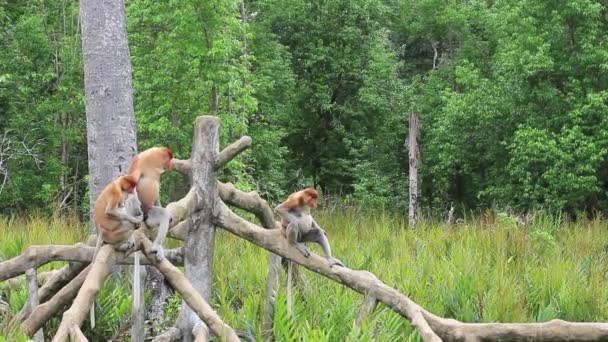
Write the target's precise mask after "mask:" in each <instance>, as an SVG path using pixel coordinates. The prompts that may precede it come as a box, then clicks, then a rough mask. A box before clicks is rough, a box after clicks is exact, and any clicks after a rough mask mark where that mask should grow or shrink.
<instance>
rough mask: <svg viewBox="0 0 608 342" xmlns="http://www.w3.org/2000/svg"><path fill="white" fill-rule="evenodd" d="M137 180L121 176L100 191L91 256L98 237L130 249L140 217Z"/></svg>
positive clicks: (96, 204) (117, 246) (140, 220)
mask: <svg viewBox="0 0 608 342" xmlns="http://www.w3.org/2000/svg"><path fill="white" fill-rule="evenodd" d="M136 186H137V180H136V179H135V178H133V177H131V176H120V177H118V178H117V179H115V180H114V181H112V182H111V183H110V184H108V185H106V187H105V188H104V189H103V190H102V191H101V194H99V196H98V197H97V200H96V201H95V208H94V214H95V215H94V217H95V225H96V226H97V245H96V246H95V253H94V254H93V260H95V257H96V256H97V251H98V250H99V247H100V246H101V241H104V242H106V243H109V244H112V245H114V246H115V248H116V249H118V250H121V251H128V250H130V249H131V248H132V247H133V245H134V243H133V240H132V236H133V230H135V229H136V228H137V226H138V225H139V224H140V223H141V222H142V221H143V215H142V212H141V204H140V203H139V199H138V198H137V195H136V194H134V193H133V192H134V190H135V187H136ZM90 315H91V328H94V327H95V306H94V305H93V306H92V307H91V312H90Z"/></svg>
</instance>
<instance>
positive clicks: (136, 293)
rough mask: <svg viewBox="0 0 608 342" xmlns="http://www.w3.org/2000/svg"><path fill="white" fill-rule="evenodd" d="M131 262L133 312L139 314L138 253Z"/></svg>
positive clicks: (139, 278) (139, 281)
mask: <svg viewBox="0 0 608 342" xmlns="http://www.w3.org/2000/svg"><path fill="white" fill-rule="evenodd" d="M134 254H135V255H134V259H135V260H134V261H133V312H134V313H135V312H139V308H140V305H141V296H140V294H141V293H140V289H141V276H140V274H139V273H140V265H139V253H137V251H136V252H135V253H134Z"/></svg>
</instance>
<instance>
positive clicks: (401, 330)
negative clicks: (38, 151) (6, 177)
mask: <svg viewBox="0 0 608 342" xmlns="http://www.w3.org/2000/svg"><path fill="white" fill-rule="evenodd" d="M316 216H317V218H318V221H319V223H320V224H321V225H322V226H323V227H324V228H326V230H327V231H328V235H329V238H330V241H331V242H332V247H333V250H334V254H335V255H336V257H338V258H340V259H341V260H342V261H343V262H344V263H345V264H346V265H348V266H349V267H351V268H353V269H364V270H368V271H370V272H373V273H374V274H376V275H377V276H378V277H379V278H380V279H382V280H383V281H385V282H386V283H387V284H388V285H390V286H394V287H396V288H397V289H399V290H400V291H401V292H402V293H404V294H406V295H407V296H409V297H410V298H411V299H413V300H414V301H416V302H417V303H419V304H420V305H422V306H423V307H425V308H426V309H428V310H429V311H431V312H433V313H435V314H437V315H440V316H445V317H452V318H455V319H458V320H462V321H466V322H542V321H547V320H551V319H554V318H561V319H565V320H571V321H605V320H608V306H607V304H606V303H608V287H606V286H604V284H606V280H607V279H606V277H607V276H606V262H605V261H606V257H607V254H608V237H607V234H606V222H605V221H602V220H599V219H598V220H592V221H580V222H578V223H566V222H562V220H561V219H560V218H554V217H549V216H543V215H539V216H537V218H536V219H535V220H534V221H533V222H532V223H531V224H529V225H527V226H519V225H517V224H516V222H514V221H513V220H511V219H510V218H509V217H508V216H505V215H498V216H495V217H494V218H492V219H489V220H488V219H484V220H481V219H478V218H472V217H469V218H467V219H465V222H464V223H463V224H461V225H457V226H455V227H451V228H448V227H446V226H445V224H443V223H440V222H434V221H432V220H422V221H421V222H420V223H419V227H418V229H417V230H416V231H411V230H408V229H407V228H406V227H405V226H404V224H403V223H402V222H403V220H402V219H395V218H394V217H392V216H390V215H388V214H385V213H382V212H377V213H374V214H365V215H362V214H360V213H358V212H357V211H354V210H352V211H345V212H336V213H331V214H330V213H323V212H320V213H318V214H317V215H316ZM482 222H483V223H482ZM86 235H87V228H86V225H83V224H81V223H78V221H77V220H75V219H71V218H67V219H66V218H59V217H54V218H50V219H47V218H41V217H37V216H33V217H19V218H14V217H4V218H0V258H2V259H7V258H11V257H14V256H16V255H18V254H19V253H21V252H22V251H23V250H24V249H25V248H26V247H27V246H29V245H32V244H47V243H53V244H68V243H74V242H76V241H83V240H85V238H86ZM171 244H172V245H174V246H176V245H178V243H176V242H172V243H171ZM312 249H313V250H314V251H315V252H317V253H320V252H321V250H320V248H318V247H317V246H313V247H312ZM60 266H61V263H53V264H51V265H47V266H45V267H43V270H48V269H50V268H58V267H60ZM214 269H215V270H214V271H215V272H214V280H213V286H214V289H213V291H214V292H213V301H212V305H213V306H214V308H215V309H216V310H217V312H218V313H219V315H220V316H221V317H222V318H223V319H224V320H225V321H226V322H227V323H228V324H230V325H231V326H232V327H234V328H235V329H239V330H244V331H248V332H249V333H251V334H253V335H254V336H256V339H261V336H262V328H261V323H262V317H263V312H264V302H265V300H264V298H265V278H266V273H267V253H266V252H265V251H264V250H262V249H261V248H258V247H256V246H255V245H253V244H251V243H249V242H247V241H244V240H242V239H239V238H237V237H235V236H233V235H231V234H229V233H227V232H225V231H221V230H218V233H217V237H216V254H215V258H214ZM304 274H305V275H306V277H307V280H308V282H309V285H310V287H311V288H312V289H313V291H312V293H311V294H310V295H308V296H306V295H305V292H304V291H303V290H301V289H299V288H298V287H294V293H295V298H294V313H293V316H291V317H290V316H289V315H288V314H287V310H286V300H285V289H284V287H282V288H281V290H280V292H279V293H278V295H277V305H276V313H275V325H274V332H275V334H276V336H277V340H278V341H302V340H304V341H395V340H418V336H417V335H416V333H415V332H414V330H413V329H412V327H411V326H410V324H409V322H408V321H407V320H405V319H403V318H402V317H400V316H399V315H397V314H395V313H394V312H392V311H391V310H390V309H387V308H386V307H384V306H382V305H379V306H378V308H377V310H376V311H375V312H374V314H373V315H372V316H371V317H370V318H369V319H368V320H367V321H365V322H364V323H363V324H362V326H361V327H357V326H355V324H354V322H355V318H356V316H357V313H358V310H359V306H360V305H361V303H362V301H363V297H362V296H361V295H360V294H358V293H356V292H354V291H352V290H349V289H347V288H345V287H343V286H341V285H339V284H337V283H335V282H333V281H330V280H328V279H326V278H324V277H322V276H320V275H317V274H314V273H312V272H309V271H304ZM282 281H284V278H283V279H282ZM0 296H1V297H0V300H2V301H4V302H6V303H7V304H8V309H7V310H6V312H5V313H4V314H1V313H0V315H1V316H0V335H2V336H4V337H0V341H25V338H24V337H23V336H22V335H20V333H19V331H18V330H10V329H9V327H8V321H10V319H11V318H12V316H13V315H14V314H15V313H16V312H18V311H19V309H20V308H21V306H22V305H23V303H24V302H25V299H26V296H25V289H24V288H21V289H13V290H10V291H9V290H8V289H7V288H6V287H4V289H3V290H2V292H0ZM130 303H131V294H130V277H129V276H128V275H127V276H116V277H113V278H111V279H109V280H108V281H107V282H106V285H105V286H104V288H103V290H102V291H101V294H100V296H99V299H98V300H97V301H96V312H97V317H98V322H97V326H96V328H95V329H94V330H95V332H92V331H91V330H90V329H89V328H88V322H85V324H84V325H83V329H84V331H85V334H86V335H87V336H88V337H90V339H91V340H93V341H95V340H97V341H105V340H108V339H110V338H111V339H113V340H126V339H128V337H126V336H128V329H129V328H130V324H129V319H130V305H131V304H130ZM180 304H181V301H180V300H179V298H177V297H175V296H174V297H172V298H171V299H170V301H169V303H168V305H167V307H166V315H165V321H164V323H165V324H166V325H167V326H168V325H170V324H171V322H173V321H174V320H175V319H176V318H177V314H178V312H179V305H180ZM57 324H58V318H55V319H53V320H52V321H51V322H50V323H49V324H47V326H46V327H45V334H46V335H47V338H48V337H50V334H52V332H53V331H54V329H55V328H56V326H57Z"/></svg>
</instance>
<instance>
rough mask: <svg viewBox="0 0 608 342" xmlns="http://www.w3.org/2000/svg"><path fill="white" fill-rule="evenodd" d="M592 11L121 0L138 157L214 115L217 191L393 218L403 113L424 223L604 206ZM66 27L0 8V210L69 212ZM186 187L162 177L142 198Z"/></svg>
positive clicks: (403, 168) (402, 0)
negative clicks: (438, 216) (236, 149)
mask: <svg viewBox="0 0 608 342" xmlns="http://www.w3.org/2000/svg"><path fill="white" fill-rule="evenodd" d="M605 12H606V4H604V3H603V2H601V1H597V0H574V1H567V2H546V1H545V2H538V1H533V0H514V1H510V0H509V1H507V0H499V1H488V0H481V1H473V2H471V1H448V2H446V1H439V0H399V1H378V0H356V1H344V0H332V1H324V2H318V1H310V0H306V1H295V0H287V1H285V0H280V1H279V0H256V1H245V0H242V1H241V0H238V1H237V0H230V1H200V0H198V1H178V0H172V1H164V2H163V1H161V2H159V1H150V0H133V1H128V2H127V21H128V22H127V24H128V25H127V26H128V35H129V44H130V52H131V61H132V70H133V87H134V104H135V111H136V119H137V128H138V139H139V140H138V141H139V145H140V148H147V147H150V146H156V145H166V146H168V147H170V148H171V149H172V150H174V151H175V152H176V155H177V156H178V157H180V158H186V157H188V156H189V154H190V143H191V139H192V122H193V120H194V118H195V117H197V116H199V115H204V114H212V115H217V116H219V117H220V118H221V119H222V124H223V128H222V136H221V145H222V146H225V145H227V144H228V143H231V142H232V141H234V140H236V139H238V138H239V137H240V136H242V135H245V134H247V135H250V136H252V137H253V141H254V145H253V148H252V149H251V151H248V152H246V153H245V154H244V155H243V156H242V157H240V158H239V160H236V161H234V162H232V163H230V164H229V165H228V166H227V167H226V168H225V169H224V170H222V171H221V172H220V175H219V176H220V178H221V179H222V180H224V181H230V182H233V183H237V184H238V185H239V187H241V188H242V189H247V190H249V189H256V190H259V191H260V192H261V193H262V195H263V196H264V197H265V198H267V199H268V200H270V201H271V202H278V201H280V200H281V199H282V198H284V197H285V195H286V194H287V193H289V192H291V191H292V190H294V189H298V188H301V187H304V186H311V185H312V186H315V187H317V188H320V189H321V190H322V192H323V194H324V196H327V197H331V198H336V197H345V198H347V200H348V202H349V203H355V202H360V203H366V205H367V206H372V207H385V208H387V209H389V210H393V211H402V210H403V208H405V207H406V206H407V204H408V198H407V187H408V184H407V177H408V172H409V171H408V160H407V157H408V156H407V154H408V152H407V148H406V146H405V145H404V142H405V140H406V138H407V134H408V132H407V127H408V122H407V120H408V115H409V113H411V112H415V113H417V114H418V115H419V117H420V118H421V121H422V128H421V136H420V146H421V158H422V159H421V164H420V172H419V174H420V192H421V193H420V199H421V202H422V206H423V208H424V209H425V210H428V211H429V212H430V213H437V212H441V213H442V214H443V213H445V211H446V208H447V207H449V205H450V203H455V204H456V207H457V208H458V210H459V211H461V212H466V211H467V210H471V209H472V210H477V209H480V208H481V209H483V208H488V207H499V208H514V209H516V210H518V211H527V210H531V209H537V210H538V209H545V210H548V211H551V212H566V213H568V214H570V215H576V214H581V213H586V214H590V213H594V212H597V211H602V210H606V209H607V208H608V195H607V194H608V182H606V179H607V177H608V171H607V170H608V148H606V146H608V116H607V115H605V114H606V112H607V111H608V91H607V90H606V89H607V88H608V77H607V76H606V75H607V73H606V71H607V70H608V52H606V49H605V48H604V47H605V45H606V43H607V39H608V36H606V34H605V32H606V31H607V30H608V20H607V19H606V15H605ZM77 19H78V4H77V3H76V2H43V1H33V2H27V3H23V4H19V5H11V6H2V9H1V10H0V33H1V34H0V41H1V42H2V43H3V46H6V47H7V48H6V49H4V50H3V51H2V52H1V53H0V117H1V118H2V120H0V133H1V134H2V135H0V149H1V150H0V151H1V153H2V154H1V155H2V156H3V157H2V158H1V159H0V181H2V183H0V210H2V211H3V212H21V211H25V210H28V209H34V208H40V210H44V211H46V213H51V212H55V211H58V210H60V211H61V210H66V209H68V208H70V210H71V211H76V212H78V211H80V212H81V213H85V212H86V209H87V208H86V204H87V202H88V197H87V196H86V188H87V186H86V185H87V183H88V182H87V179H86V174H87V163H86V157H87V152H86V143H85V137H86V126H85V115H84V103H83V99H84V96H83V95H84V94H83V91H82V89H83V77H82V57H81V55H82V51H81V47H80V46H81V44H80V36H79V32H78V25H77ZM2 137H4V140H3V138H2ZM7 142H8V143H9V144H7ZM22 143H23V144H22ZM187 183H188V182H187V180H186V179H184V177H181V176H168V177H166V179H164V180H163V188H166V189H168V191H166V192H165V191H163V195H162V196H163V198H162V202H163V203H166V202H168V201H170V200H174V199H177V198H179V197H181V196H182V195H183V194H184V192H185V191H186V187H187ZM84 216H86V215H84Z"/></svg>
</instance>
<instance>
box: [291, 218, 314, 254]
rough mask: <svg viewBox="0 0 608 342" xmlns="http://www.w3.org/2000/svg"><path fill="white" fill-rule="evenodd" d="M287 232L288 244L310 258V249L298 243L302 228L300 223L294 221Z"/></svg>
mask: <svg viewBox="0 0 608 342" xmlns="http://www.w3.org/2000/svg"><path fill="white" fill-rule="evenodd" d="M286 230H287V242H289V244H290V245H292V246H294V247H295V248H296V249H297V250H298V251H300V253H302V255H304V256H305V257H307V258H308V257H309V256H310V252H309V251H308V248H306V247H304V245H302V244H301V243H298V237H299V235H300V227H299V225H298V223H297V222H296V221H292V222H291V223H289V224H288V225H287V228H286Z"/></svg>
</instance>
